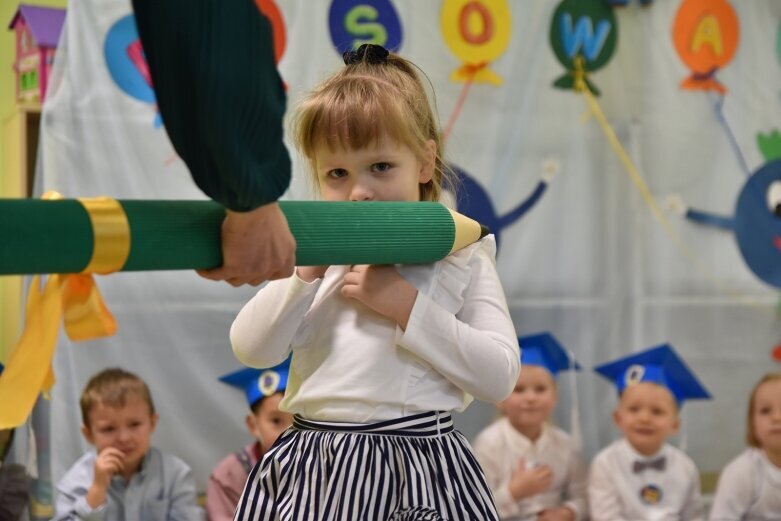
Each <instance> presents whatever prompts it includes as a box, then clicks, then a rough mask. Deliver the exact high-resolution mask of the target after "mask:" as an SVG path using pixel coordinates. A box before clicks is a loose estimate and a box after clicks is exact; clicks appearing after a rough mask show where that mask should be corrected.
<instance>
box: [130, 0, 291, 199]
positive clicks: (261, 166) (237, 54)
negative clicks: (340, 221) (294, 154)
mask: <svg viewBox="0 0 781 521" xmlns="http://www.w3.org/2000/svg"><path fill="white" fill-rule="evenodd" d="M133 8H134V10H135V16H136V23H137V24H138V32H139V35H140V37H141V43H142V45H143V47H144V53H145V56H146V60H147V63H148V66H149V70H150V73H151V75H152V82H153V84H154V88H155V95H156V97H157V103H158V108H159V110H160V114H161V116H162V118H163V122H164V123H165V128H166V131H167V132H168V136H169V137H170V139H171V142H172V143H173V146H174V149H176V152H177V153H178V154H179V156H180V157H181V158H182V159H183V160H184V162H185V163H186V164H187V167H188V168H189V169H190V173H191V174H192V177H193V179H194V180H195V183H196V184H197V185H198V186H199V187H200V188H201V190H203V191H204V192H205V193H206V194H207V195H208V196H209V197H211V198H212V199H214V200H215V201H217V202H219V203H221V204H222V205H224V206H226V207H228V208H230V209H232V210H237V211H246V210H251V209H253V208H256V207H258V206H261V205H263V204H266V203H269V202H273V201H276V200H277V199H278V198H279V196H280V195H282V193H283V192H284V191H285V190H286V189H287V186H288V184H289V183H290V157H289V155H288V152H287V149H286V148H285V145H284V143H283V142H282V133H283V129H282V118H283V115H284V112H285V90H284V86H283V83H282V80H281V78H280V77H279V74H278V73H277V69H276V65H275V63H274V50H273V45H272V34H271V25H270V23H269V21H268V20H267V19H266V18H265V17H264V16H263V15H262V14H261V13H260V11H259V10H258V8H257V7H256V6H255V4H254V2H253V1H252V0H133Z"/></svg>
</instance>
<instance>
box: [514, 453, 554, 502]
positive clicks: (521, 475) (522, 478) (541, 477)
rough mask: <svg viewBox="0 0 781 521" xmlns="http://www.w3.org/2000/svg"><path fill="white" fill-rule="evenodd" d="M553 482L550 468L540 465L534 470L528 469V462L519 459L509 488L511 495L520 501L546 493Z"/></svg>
mask: <svg viewBox="0 0 781 521" xmlns="http://www.w3.org/2000/svg"><path fill="white" fill-rule="evenodd" d="M552 482H553V472H552V471H551V469H550V467H549V466H547V465H539V466H537V467H534V468H533V469H527V468H526V461H525V460H524V459H523V458H519V459H518V465H517V466H516V467H515V472H513V475H512V477H511V478H510V484H509V485H508V487H509V488H510V495H511V496H512V497H513V499H515V500H516V501H518V500H521V499H525V498H527V497H531V496H535V495H537V494H539V493H540V492H544V491H545V490H546V489H547V488H548V487H550V485H551V483H552Z"/></svg>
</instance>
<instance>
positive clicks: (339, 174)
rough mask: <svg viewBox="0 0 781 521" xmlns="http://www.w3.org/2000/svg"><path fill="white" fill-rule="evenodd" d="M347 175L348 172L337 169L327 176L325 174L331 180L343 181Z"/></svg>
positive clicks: (329, 172)
mask: <svg viewBox="0 0 781 521" xmlns="http://www.w3.org/2000/svg"><path fill="white" fill-rule="evenodd" d="M346 175H347V171H346V170H344V169H342V168H335V169H333V170H329V171H328V173H327V174H325V176H326V177H328V178H329V179H341V178H342V177H344V176H346Z"/></svg>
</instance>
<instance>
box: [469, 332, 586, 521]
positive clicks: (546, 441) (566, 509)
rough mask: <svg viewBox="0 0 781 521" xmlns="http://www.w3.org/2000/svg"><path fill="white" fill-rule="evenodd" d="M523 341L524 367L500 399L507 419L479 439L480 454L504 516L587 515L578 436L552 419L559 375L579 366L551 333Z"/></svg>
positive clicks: (558, 519) (550, 520) (561, 520)
mask: <svg viewBox="0 0 781 521" xmlns="http://www.w3.org/2000/svg"><path fill="white" fill-rule="evenodd" d="M518 341H519V343H520V345H521V353H522V354H521V363H522V365H523V370H522V371H521V375H520V376H519V377H518V382H517V383H516V384H515V389H514V390H513V392H512V394H511V395H510V396H509V397H508V398H507V399H506V400H504V401H503V402H501V403H500V404H499V411H500V412H501V413H502V415H503V416H502V418H500V419H499V420H497V421H496V422H494V423H493V424H491V425H489V426H488V427H487V428H486V429H485V430H483V431H482V432H481V433H480V435H479V436H478V437H477V439H476V440H475V455H476V456H477V460H478V461H479V462H480V464H481V465H482V466H483V469H484V470H485V475H486V479H487V481H488V485H489V486H490V487H491V490H492V491H493V493H494V497H495V498H496V506H497V510H498V511H499V515H501V517H502V520H506V521H509V520H535V521H537V520H540V521H573V520H577V519H585V518H586V517H587V515H588V508H587V506H586V467H585V464H584V463H583V459H582V458H581V455H580V452H579V450H578V448H577V446H576V445H575V442H574V440H573V439H572V437H571V436H570V435H568V434H567V433H565V432H564V431H563V430H561V429H559V428H557V427H555V426H553V425H551V424H550V423H549V421H550V415H551V413H552V412H553V409H554V408H555V406H556V400H557V392H556V376H557V375H558V373H559V371H565V370H568V369H575V368H576V367H577V365H573V364H572V362H571V361H570V357H569V356H568V355H567V352H566V351H564V349H563V348H562V347H561V345H560V344H559V343H558V342H557V341H556V339H555V338H554V336H553V335H551V334H550V333H542V334H537V335H530V336H526V337H522V338H520V339H519V340H518Z"/></svg>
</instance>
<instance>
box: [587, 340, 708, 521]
mask: <svg viewBox="0 0 781 521" xmlns="http://www.w3.org/2000/svg"><path fill="white" fill-rule="evenodd" d="M595 370H596V371H597V372H598V373H600V374H601V375H602V376H604V377H606V378H607V379H609V380H611V381H613V382H614V383H615V384H616V386H617V387H618V391H619V395H620V398H619V403H618V406H617V407H616V409H615V411H614V413H613V420H614V422H615V424H616V426H617V427H618V428H619V430H620V431H621V432H622V434H623V436H624V437H623V439H621V440H619V441H616V442H614V443H613V444H611V445H609V446H608V447H607V448H605V449H603V450H602V451H601V452H600V453H599V454H597V456H596V457H595V458H594V461H593V462H592V465H591V472H590V475H589V485H588V500H589V507H590V509H591V519H592V520H593V521H621V520H627V521H628V520H632V521H642V520H648V521H651V520H654V521H657V520H658V521H662V520H663V521H673V520H685V521H701V520H703V519H704V512H703V504H702V498H701V497H700V479H699V472H698V471H697V467H696V466H695V465H694V462H693V461H692V460H691V458H689V457H688V456H687V455H686V454H685V453H684V452H683V451H681V450H680V449H677V448H675V447H673V446H672V445H669V444H667V440H668V438H669V437H670V436H672V435H673V434H675V433H676V432H678V428H679V426H680V418H679V416H678V412H679V409H680V406H681V404H682V403H683V401H684V400H688V399H697V398H710V395H709V394H708V392H707V391H706V390H705V389H704V388H703V387H702V385H701V384H700V383H699V382H698V381H697V379H696V378H695V377H694V375H693V374H692V373H691V371H690V370H689V369H688V368H687V367H686V365H685V364H684V363H683V362H682V361H681V360H680V358H678V356H677V355H676V354H675V351H673V349H672V348H671V347H670V346H669V345H666V344H665V345H661V346H658V347H655V348H652V349H649V350H647V351H644V352H641V353H638V354H634V355H631V356H629V357H626V358H622V359H620V360H617V361H615V362H611V363H608V364H605V365H602V366H600V367H597V368H596V369H595Z"/></svg>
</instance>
